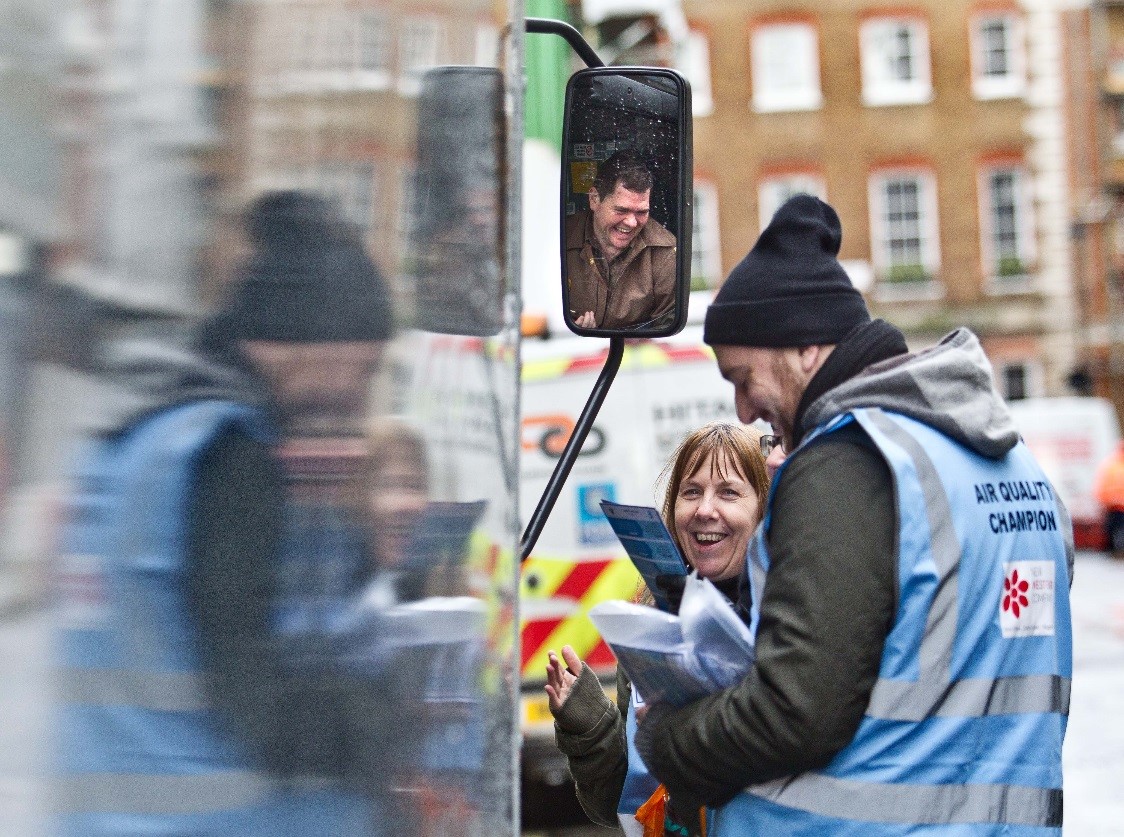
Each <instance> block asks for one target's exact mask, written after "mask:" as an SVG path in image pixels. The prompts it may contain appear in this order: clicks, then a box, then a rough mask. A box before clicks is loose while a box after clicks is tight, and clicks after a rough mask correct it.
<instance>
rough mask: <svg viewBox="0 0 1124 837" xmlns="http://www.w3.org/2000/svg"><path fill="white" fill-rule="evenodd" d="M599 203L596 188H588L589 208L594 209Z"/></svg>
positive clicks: (599, 198) (599, 199)
mask: <svg viewBox="0 0 1124 837" xmlns="http://www.w3.org/2000/svg"><path fill="white" fill-rule="evenodd" d="M600 205H601V196H600V195H599V194H597V190H596V189H590V190H589V208H590V209H591V210H593V211H596V210H597V207H599V206H600Z"/></svg>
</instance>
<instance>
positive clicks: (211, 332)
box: [87, 322, 270, 436]
mask: <svg viewBox="0 0 1124 837" xmlns="http://www.w3.org/2000/svg"><path fill="white" fill-rule="evenodd" d="M97 367H98V377H99V383H100V384H101V385H102V386H103V390H102V391H101V392H99V398H98V401H97V407H96V408H95V409H94V411H93V413H92V415H91V416H90V417H89V419H88V421H87V429H88V430H89V431H90V432H92V433H94V434H96V435H101V436H111V435H113V434H115V433H118V432H120V431H121V430H124V429H125V428H126V427H128V426H130V425H131V424H133V423H134V422H136V421H137V419H139V418H141V417H142V416H144V415H146V414H148V413H150V412H153V411H155V410H159V409H162V408H165V407H170V406H174V405H176V404H183V403H186V402H188V401H238V402H241V403H245V404H249V405H251V406H256V407H259V408H263V409H268V405H269V403H270V401H269V398H268V395H267V393H266V390H265V389H264V386H263V385H262V384H261V383H260V381H259V379H258V378H257V376H255V375H254V373H253V372H252V371H251V370H250V368H249V366H248V365H247V363H246V362H245V360H244V359H243V357H242V355H241V353H240V352H238V350H237V349H236V348H235V346H234V344H233V343H229V342H226V341H223V340H221V339H218V337H217V333H216V324H215V323H211V322H209V323H195V324H190V325H185V326H179V327H171V328H170V327H168V326H167V325H166V324H165V325H163V326H160V327H153V326H143V327H140V328H138V329H136V330H134V331H133V332H132V333H130V334H126V335H123V336H120V337H118V338H116V339H114V340H112V341H110V342H108V343H106V344H104V346H103V349H102V356H101V358H100V359H99V363H98V364H97Z"/></svg>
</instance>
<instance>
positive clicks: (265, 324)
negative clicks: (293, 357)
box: [220, 191, 394, 343]
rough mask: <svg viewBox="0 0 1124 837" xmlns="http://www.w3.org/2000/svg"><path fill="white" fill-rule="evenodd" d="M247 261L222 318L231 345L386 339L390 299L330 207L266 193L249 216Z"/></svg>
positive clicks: (295, 195) (301, 195) (302, 196)
mask: <svg viewBox="0 0 1124 837" xmlns="http://www.w3.org/2000/svg"><path fill="white" fill-rule="evenodd" d="M245 223H246V232H247V235H248V237H249V239H250V243H251V245H252V247H253V255H252V256H251V257H250V259H249V261H248V262H247V263H246V265H245V266H244V267H243V268H242V270H241V271H240V273H239V275H238V277H237V280H236V282H235V286H234V289H233V296H232V299H231V301H230V305H229V306H228V307H227V309H226V311H225V312H224V313H223V314H222V315H220V317H221V320H222V323H223V326H224V328H225V329H227V330H228V334H229V336H230V337H233V338H234V339H236V340H276V341H285V342H308V343H313V342H327V341H343V340H388V339H390V338H391V337H392V336H393V333H394V316H393V311H392V308H391V298H390V293H389V290H388V289H387V286H386V282H385V281H384V280H383V277H382V274H381V273H380V272H379V270H378V268H377V267H376V266H375V264H374V262H373V261H371V259H370V257H369V256H368V255H367V252H366V250H364V248H363V244H362V242H361V241H360V240H359V237H358V236H357V235H355V234H353V233H352V231H351V229H350V227H349V225H348V223H347V222H346V221H345V220H344V219H343V218H342V217H341V216H340V214H339V213H338V212H337V211H336V210H335V208H334V206H333V205H332V204H331V203H329V202H328V201H326V200H324V199H323V198H320V197H318V196H316V195H311V194H308V193H305V192H296V191H284V192H269V193H267V194H265V195H263V196H261V197H260V198H258V199H257V200H256V201H255V202H254V203H253V204H252V205H251V206H250V208H249V209H248V210H247V213H246V221H245Z"/></svg>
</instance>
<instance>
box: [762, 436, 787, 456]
mask: <svg viewBox="0 0 1124 837" xmlns="http://www.w3.org/2000/svg"><path fill="white" fill-rule="evenodd" d="M760 444H761V455H762V456H764V457H765V458H766V459H767V458H768V457H769V454H770V453H772V452H773V449H774V448H780V449H781V453H784V439H783V438H782V437H780V436H772V435H765V436H762V437H761V442H760Z"/></svg>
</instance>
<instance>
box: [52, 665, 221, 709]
mask: <svg viewBox="0 0 1124 837" xmlns="http://www.w3.org/2000/svg"><path fill="white" fill-rule="evenodd" d="M58 691H59V697H60V699H61V700H62V701H63V703H69V704H80V705H83V706H107V707H108V706H129V707H136V708H139V709H151V710H154V711H156V712H200V711H203V710H206V709H208V708H209V706H208V704H207V700H206V696H205V693H204V691H203V683H202V679H201V677H200V676H199V675H198V674H196V673H194V672H166V673H162V672H138V671H131V670H122V669H111V668H67V669H63V670H62V671H60V672H59V678H58Z"/></svg>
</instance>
